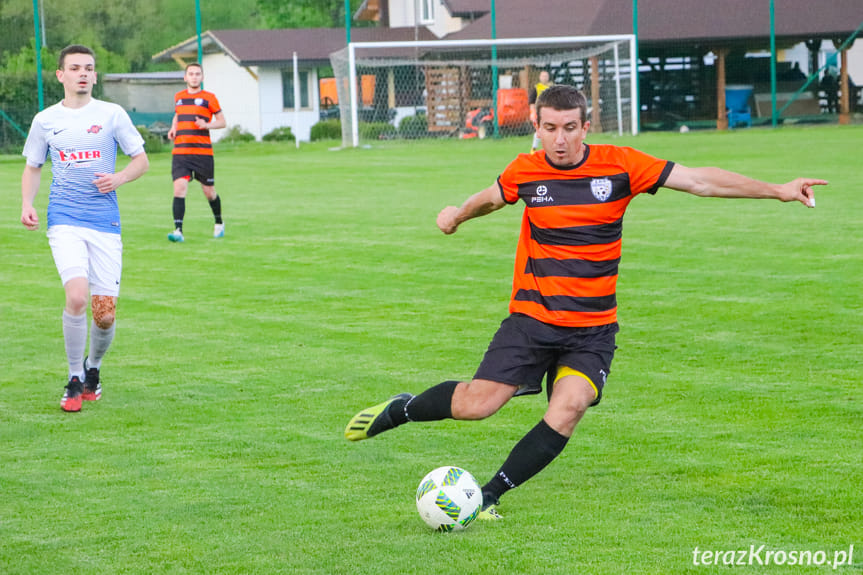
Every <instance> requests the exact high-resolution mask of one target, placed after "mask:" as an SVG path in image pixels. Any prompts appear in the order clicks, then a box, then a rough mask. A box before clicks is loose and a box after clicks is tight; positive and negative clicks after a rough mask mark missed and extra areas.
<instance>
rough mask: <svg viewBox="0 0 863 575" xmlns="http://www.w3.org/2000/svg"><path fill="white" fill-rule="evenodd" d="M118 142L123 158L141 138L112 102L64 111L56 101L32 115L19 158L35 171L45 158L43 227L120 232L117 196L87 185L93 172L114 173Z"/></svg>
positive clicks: (138, 146) (135, 150)
mask: <svg viewBox="0 0 863 575" xmlns="http://www.w3.org/2000/svg"><path fill="white" fill-rule="evenodd" d="M118 144H119V146H120V148H121V149H122V150H123V152H124V153H125V154H126V155H128V156H136V155H138V154H140V153H141V152H143V151H144V139H143V138H142V137H141V134H139V133H138V130H137V129H136V128H135V126H134V125H132V120H130V119H129V115H128V114H127V113H126V111H125V110H123V108H121V107H120V106H118V105H117V104H111V103H109V102H103V101H101V100H90V102H89V103H88V104H87V105H86V106H84V107H83V108H67V107H65V106H63V104H62V102H61V103H59V104H54V105H53V106H51V107H50V108H46V109H45V110H43V111H41V112H39V113H38V114H36V116H35V117H34V118H33V124H32V125H31V126H30V134H29V135H28V136H27V143H25V144H24V154H23V155H24V156H25V157H26V158H27V165H28V166H33V167H36V168H41V167H42V165H43V164H44V163H45V160H46V159H47V157H48V154H49V153H50V155H51V173H52V176H53V178H52V180H51V194H50V196H49V197H48V227H49V228H50V227H51V226H57V225H70V226H80V227H85V228H90V229H93V230H97V231H100V232H108V233H114V234H119V233H120V209H119V207H118V206H117V192H116V191H112V192H110V193H108V194H103V193H101V192H99V190H98V189H97V188H96V186H95V184H93V181H94V180H95V179H96V176H95V174H96V173H97V172H98V173H103V174H112V173H114V170H115V163H116V159H117V145H118Z"/></svg>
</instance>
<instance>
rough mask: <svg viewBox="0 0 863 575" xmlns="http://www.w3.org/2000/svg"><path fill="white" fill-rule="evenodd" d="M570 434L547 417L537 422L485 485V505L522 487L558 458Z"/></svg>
mask: <svg viewBox="0 0 863 575" xmlns="http://www.w3.org/2000/svg"><path fill="white" fill-rule="evenodd" d="M567 441H569V438H568V437H564V436H563V435H561V434H559V433H558V432H556V431H555V430H554V429H552V428H551V427H550V426H549V425H548V424H547V423H546V422H545V420H544V419H543V420H541V421H540V422H539V423H537V424H536V425H535V426H534V428H533V429H531V430H530V431H528V432H527V435H525V436H524V437H522V438H521V440H520V441H519V442H518V443H516V444H515V447H513V448H512V451H510V453H509V457H507V458H506V461H504V463H503V465H502V466H501V468H500V469H499V470H498V472H497V474H496V475H495V476H494V477H493V478H492V479H491V481H489V482H488V483H486V484H485V485H483V487H482V497H483V505H488V504H495V503H497V502H498V500H499V499H500V496H501V495H503V494H504V493H506V492H507V491H509V490H510V489H513V488H514V487H518V486H519V485H521V484H522V483H524V482H525V481H527V480H528V479H530V478H531V477H533V476H534V475H536V474H537V473H539V472H540V471H542V470H543V468H545V466H546V465H548V464H549V463H551V462H552V460H553V459H554V458H555V457H557V456H558V455H559V454H560V452H561V451H563V448H564V447H566V442H567Z"/></svg>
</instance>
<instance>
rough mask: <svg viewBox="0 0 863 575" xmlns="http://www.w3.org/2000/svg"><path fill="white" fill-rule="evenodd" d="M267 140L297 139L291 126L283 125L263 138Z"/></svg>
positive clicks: (288, 140) (285, 140)
mask: <svg viewBox="0 0 863 575" xmlns="http://www.w3.org/2000/svg"><path fill="white" fill-rule="evenodd" d="M261 139H262V140H263V141H265V142H293V141H294V140H296V137H295V136H294V134H293V132H291V127H290V126H281V127H279V128H276V129H275V130H273V131H272V132H270V133H268V134H265V135H264V137H263V138H261Z"/></svg>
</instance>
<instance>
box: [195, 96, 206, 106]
mask: <svg viewBox="0 0 863 575" xmlns="http://www.w3.org/2000/svg"><path fill="white" fill-rule="evenodd" d="M195 105H196V106H203V105H204V99H203V98H195Z"/></svg>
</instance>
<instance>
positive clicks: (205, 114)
mask: <svg viewBox="0 0 863 575" xmlns="http://www.w3.org/2000/svg"><path fill="white" fill-rule="evenodd" d="M221 111H222V108H221V107H220V106H219V100H218V99H217V98H216V95H215V94H213V93H212V92H207V91H206V90H201V91H200V92H195V93H193V94H190V93H189V91H188V90H182V91H180V92H177V94H176V95H175V96H174V113H175V114H176V116H177V132H176V133H175V135H174V151H173V153H174V154H194V155H198V156H212V155H213V143H212V142H211V141H210V131H209V130H206V129H205V130H202V129H200V128H198V125H197V124H196V123H195V120H196V119H197V118H203V119H204V120H205V121H207V122H209V121H210V120H212V118H213V116H215V115H216V114H218V113H219V112H221Z"/></svg>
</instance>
